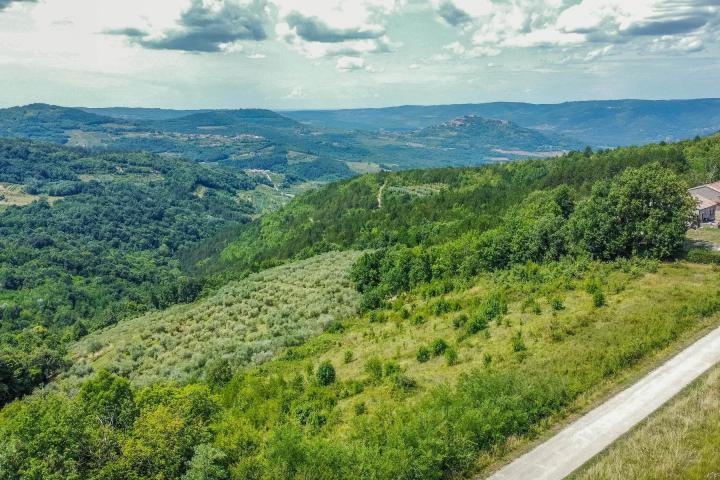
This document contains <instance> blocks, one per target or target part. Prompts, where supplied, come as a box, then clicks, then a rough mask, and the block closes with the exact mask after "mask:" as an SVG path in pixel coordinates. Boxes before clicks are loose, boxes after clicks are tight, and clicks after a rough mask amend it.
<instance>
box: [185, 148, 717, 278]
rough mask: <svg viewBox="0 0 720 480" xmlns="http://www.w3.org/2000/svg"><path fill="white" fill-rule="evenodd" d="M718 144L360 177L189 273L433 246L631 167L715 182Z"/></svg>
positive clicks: (321, 193) (253, 231)
mask: <svg viewBox="0 0 720 480" xmlns="http://www.w3.org/2000/svg"><path fill="white" fill-rule="evenodd" d="M718 145H720V142H718V137H717V136H715V137H708V138H703V139H696V140H693V141H687V142H681V143H678V144H668V145H663V144H660V145H647V146H642V147H628V148H619V149H615V150H607V151H600V152H595V153H593V152H592V151H585V152H572V153H569V154H567V155H565V156H562V157H560V158H554V159H548V160H533V161H521V162H512V163H509V164H504V165H488V166H484V167H480V168H441V169H433V170H412V171H404V172H381V173H378V174H375V175H365V176H362V177H358V178H354V179H351V180H346V181H342V182H336V183H333V184H331V185H328V186H327V187H324V188H322V189H319V190H316V191H311V192H308V193H306V194H304V195H301V196H299V197H298V198H296V199H295V200H294V201H293V202H291V203H290V204H289V205H287V206H286V207H285V208H283V209H281V210H280V211H278V212H273V213H271V214H269V215H266V216H265V217H264V218H262V219H260V220H258V221H256V222H253V223H252V224H251V225H249V226H248V227H247V228H246V229H243V231H242V232H240V234H239V236H238V238H237V239H236V240H234V241H230V242H227V238H226V237H223V238H219V239H218V240H219V241H218V242H213V241H212V240H211V241H209V242H208V243H207V244H206V245H204V247H203V249H204V250H205V251H206V252H209V257H206V258H200V259H198V258H197V257H193V258H192V260H191V261H189V262H188V268H189V269H192V270H194V271H199V272H201V273H202V274H204V275H208V276H211V277H216V278H215V281H216V282H218V283H222V282H224V281H225V280H226V279H227V278H228V277H233V276H237V275H244V274H245V273H247V272H249V271H257V270H261V269H263V268H266V267H268V266H274V265H277V264H278V263H280V262H283V261H286V260H288V259H292V258H303V257H305V256H310V255H313V254H316V253H319V252H322V251H327V250H331V249H340V250H342V249H347V248H358V249H364V248H382V247H389V246H393V245H404V246H406V247H409V248H413V247H416V246H423V247H427V246H431V245H437V244H441V243H445V242H447V241H450V240H455V239H458V238H460V237H462V236H463V235H465V234H466V233H468V232H473V234H475V233H476V232H482V231H485V230H489V229H492V228H494V227H497V226H498V225H500V224H501V223H502V222H503V218H504V216H505V213H506V212H507V211H508V210H509V209H517V208H522V203H523V200H524V199H525V198H526V197H527V196H528V195H530V194H531V193H532V192H534V191H538V190H548V189H552V188H554V187H558V186H561V185H566V186H568V187H570V188H572V189H573V190H574V191H575V192H576V193H577V195H578V198H580V197H585V196H587V195H589V194H590V191H591V190H592V188H593V185H594V184H595V183H596V182H598V181H599V180H604V179H610V178H613V177H616V176H618V175H620V174H621V173H622V172H623V171H624V170H625V169H627V168H639V167H642V166H643V165H647V164H650V163H658V164H659V165H660V166H661V167H663V168H666V169H669V170H671V171H673V172H674V173H675V174H676V175H678V176H679V177H680V178H682V179H683V180H685V181H686V182H687V183H688V184H699V183H703V182H708V181H711V180H712V179H715V178H719V177H720V147H719V146H718ZM383 185H386V186H387V187H390V188H385V189H384V191H383V195H382V197H383V198H382V200H383V201H382V208H379V205H378V195H379V191H380V188H381V187H382V186H383ZM416 185H431V186H432V185H437V186H438V188H437V191H436V193H433V194H430V195H425V196H420V195H417V194H414V193H413V192H412V190H411V188H406V187H412V186H416ZM218 251H219V252H220V253H214V252H218Z"/></svg>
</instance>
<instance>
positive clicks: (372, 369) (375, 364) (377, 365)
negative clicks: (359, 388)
mask: <svg viewBox="0 0 720 480" xmlns="http://www.w3.org/2000/svg"><path fill="white" fill-rule="evenodd" d="M365 373H366V374H367V375H368V377H370V381H371V382H372V383H375V384H377V383H380V381H381V380H382V377H383V367H382V363H381V362H380V359H379V358H377V357H372V358H370V359H369V360H368V361H367V362H365Z"/></svg>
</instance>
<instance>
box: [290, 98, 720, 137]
mask: <svg viewBox="0 0 720 480" xmlns="http://www.w3.org/2000/svg"><path fill="white" fill-rule="evenodd" d="M281 113H282V114H283V115H285V116H288V117H290V118H292V119H295V120H297V121H299V122H302V123H305V124H307V125H310V126H313V127H317V128H342V129H348V130H367V131H373V130H388V131H408V130H416V129H419V128H424V127H429V126H431V125H436V124H438V123H442V122H447V121H448V120H451V119H453V118H457V117H462V116H466V115H478V116H481V117H485V118H491V119H498V120H508V121H510V122H514V123H516V124H517V125H520V126H522V127H525V128H531V129H535V130H540V131H543V132H552V133H556V134H561V135H565V136H568V137H571V138H575V139H577V140H578V141H580V142H582V143H585V144H587V145H592V146H597V147H607V146H620V145H633V144H645V143H652V142H659V141H663V140H665V141H671V140H681V139H686V138H692V137H694V136H696V135H700V136H703V135H710V134H712V133H715V132H717V131H720V99H712V98H711V99H696V100H657V101H653V100H607V101H605V100H602V101H585V102H567V103H559V104H545V105H542V104H539V105H538V104H530V103H513V102H497V103H480V104H460V105H432V106H412V105H411V106H400V107H389V108H365V109H351V110H307V111H287V112H281Z"/></svg>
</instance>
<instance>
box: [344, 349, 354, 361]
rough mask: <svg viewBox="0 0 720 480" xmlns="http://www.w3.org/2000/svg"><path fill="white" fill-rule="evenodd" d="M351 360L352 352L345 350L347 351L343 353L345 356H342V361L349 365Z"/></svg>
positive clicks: (352, 357)
mask: <svg viewBox="0 0 720 480" xmlns="http://www.w3.org/2000/svg"><path fill="white" fill-rule="evenodd" d="M353 359H354V354H353V351H352V350H347V351H346V352H345V355H344V356H343V360H344V361H345V363H350V362H352V361H353Z"/></svg>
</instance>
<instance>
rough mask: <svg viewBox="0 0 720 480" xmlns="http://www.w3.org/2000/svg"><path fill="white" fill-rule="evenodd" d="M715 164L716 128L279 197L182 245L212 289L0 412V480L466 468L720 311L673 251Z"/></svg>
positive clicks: (445, 473) (111, 338)
mask: <svg viewBox="0 0 720 480" xmlns="http://www.w3.org/2000/svg"><path fill="white" fill-rule="evenodd" d="M718 178H720V137H718V136H715V137H709V138H703V139H697V140H693V141H686V142H682V143H679V144H669V145H666V144H661V145H649V146H645V147H632V148H622V149H617V150H612V151H602V152H596V153H593V152H592V151H590V150H589V149H588V150H585V151H584V152H573V153H570V154H567V155H565V156H563V157H560V158H556V159H546V160H532V161H523V162H516V163H510V164H503V165H491V166H484V167H481V168H458V169H452V168H446V169H436V170H417V171H406V172H381V173H377V174H372V175H365V176H362V177H359V178H355V179H351V180H345V181H341V182H337V183H333V184H330V185H328V186H326V187H324V188H321V189H318V190H315V191H311V192H308V193H305V194H302V195H299V196H298V197H296V198H295V199H294V200H293V201H291V202H290V203H289V204H288V205H287V206H285V207H283V208H281V209H280V210H278V211H276V212H274V213H271V214H268V215H266V216H264V217H262V218H260V219H258V220H255V221H253V222H251V223H248V224H244V225H235V226H234V227H233V228H230V229H225V230H222V231H219V232H218V233H217V235H215V236H213V237H210V238H208V239H206V240H204V241H203V242H201V243H200V244H199V245H197V246H193V248H191V249H187V250H185V251H184V253H183V254H182V264H183V265H184V266H185V268H186V269H187V271H188V272H189V273H191V274H193V275H196V276H197V278H203V279H205V280H207V281H210V282H211V283H212V284H214V285H217V286H221V285H227V286H226V287H225V288H222V289H220V290H219V291H218V292H217V293H216V294H215V295H213V296H210V297H207V298H202V299H199V300H198V301H196V302H195V303H193V304H192V305H189V306H180V307H174V308H173V309H170V310H166V311H164V312H153V313H150V314H148V315H146V316H142V317H138V318H135V319H132V320H130V321H128V322H127V323H125V322H121V323H120V324H119V325H118V326H116V327H111V328H107V329H104V330H102V331H99V332H97V333H95V334H93V335H91V336H89V337H87V338H86V339H85V340H82V341H80V342H77V343H75V344H74V345H73V346H72V357H71V358H72V359H73V360H74V361H75V362H76V363H75V365H74V366H73V367H71V370H70V372H69V373H70V374H69V375H68V376H66V377H64V378H62V379H59V380H58V381H56V382H55V383H53V384H51V385H50V386H49V387H47V388H45V389H43V390H42V391H38V392H36V393H35V394H33V395H30V396H28V397H27V398H24V399H22V400H18V401H15V402H13V403H12V404H10V405H8V406H6V407H5V408H4V409H3V410H2V412H0V478H2V475H4V476H5V477H6V478H9V479H23V480H24V479H31V478H43V479H45V478H48V479H58V480H60V479H65V478H73V477H74V478H78V479H85V478H88V479H91V478H103V479H118V480H119V479H127V478H137V479H141V478H158V479H176V478H183V479H196V478H214V479H226V478H232V479H247V478H257V479H276V478H284V479H285V478H287V479H309V478H312V479H334V478H374V479H408V480H410V479H428V478H429V479H438V480H439V479H443V478H465V477H468V476H470V475H472V474H474V473H477V472H479V471H482V470H483V469H484V468H487V467H488V466H490V465H492V464H493V463H494V462H497V461H499V460H500V459H501V458H502V456H503V455H505V454H507V453H508V452H509V451H513V449H514V448H517V447H518V446H519V447H522V446H523V445H525V444H526V442H528V441H530V440H531V439H533V438H535V437H537V436H538V435H540V434H542V433H543V432H546V431H547V430H548V429H549V428H552V427H553V426H555V425H557V423H558V422H559V421H561V420H562V419H563V418H567V417H568V416H569V415H572V414H573V413H575V412H577V411H579V410H582V409H583V408H585V407H587V406H589V405H592V404H594V402H595V401H597V399H598V398H602V397H603V396H604V395H606V394H607V393H608V392H611V391H612V390H613V389H615V388H619V386H620V385H622V384H623V382H625V381H627V380H628V379H629V378H633V377H634V376H636V375H639V374H642V373H643V372H645V371H647V370H648V369H649V368H651V366H652V365H653V362H655V361H658V360H660V359H662V358H664V357H666V356H667V355H670V354H672V352H673V351H674V349H676V348H677V347H678V345H681V344H682V343H683V342H686V341H688V340H689V339H691V338H693V337H695V336H697V335H699V334H700V333H701V332H702V331H703V330H704V329H706V328H709V327H712V326H715V325H717V324H718V323H720V316H719V314H720V297H718V295H717V294H715V293H712V292H714V291H715V290H713V288H714V286H715V285H716V284H717V281H718V272H717V267H716V266H714V265H707V263H710V264H719V263H720V258H718V257H719V256H718V255H717V254H716V253H714V252H711V251H705V250H691V251H690V252H687V251H686V250H685V245H684V240H685V238H686V230H687V225H688V222H689V220H690V219H691V217H692V215H693V209H694V205H693V204H692V201H691V198H690V197H689V195H688V193H687V186H688V184H689V183H700V182H707V181H711V180H716V179H718ZM43 188H45V187H43ZM193 191H194V192H197V194H199V191H197V190H193ZM211 191H212V190H211V189H209V188H208V190H207V191H206V192H205V197H207V196H208V195H209V193H210V192H211ZM218 195H219V196H221V194H218ZM67 201H68V199H67V198H66V199H65V200H58V201H57V203H55V205H54V206H52V207H48V208H50V209H51V210H52V209H55V208H57V207H59V206H60V205H62V204H63V202H67ZM168 247H170V246H168ZM361 250H362V252H360V251H361ZM335 251H336V252H335ZM324 252H330V253H325V254H324V255H320V256H318V255H319V254H323V253H324ZM302 259H305V260H302ZM283 264H284V265H283ZM277 265H283V266H281V267H279V268H275V269H271V270H266V269H267V267H271V266H277ZM331 265H332V267H331ZM251 272H258V273H256V274H253V275H250V276H248V274H250V273H251ZM349 278H352V279H353V280H354V282H353V283H352V284H351V283H349V280H348V279H349ZM233 279H240V280H239V281H237V282H235V283H228V282H229V281H231V280H233ZM334 280H335V282H336V284H334V283H333V281H334ZM350 287H352V288H354V289H355V290H356V292H350V291H349V288H350ZM150 290H152V289H150ZM698 291H703V292H710V293H708V294H706V295H702V296H700V297H699V296H698V295H697V292H698ZM360 294H362V300H360ZM294 296H299V297H303V298H302V299H301V300H298V299H296V298H294ZM305 297H306V298H305ZM291 298H294V300H295V301H293V300H291ZM328 302H329V303H328ZM353 312H355V313H353ZM321 330H324V333H319V332H320V331H321ZM296 331H299V332H302V335H300V336H299V337H294V336H293V335H292V334H293V332H296ZM41 333H42V331H41V330H39V329H35V330H29V331H28V330H26V331H25V334H41ZM315 333H319V334H318V335H316V336H313V334H315ZM36 338H37V337H36ZM196 339H202V342H204V343H205V344H203V343H201V342H199V341H197V340H196ZM234 340H236V342H235V341H234ZM86 377H87V378H86ZM83 378H86V379H85V380H84V381H82V380H81V379H83ZM130 379H132V381H131V380H130ZM78 382H80V384H79V385H78Z"/></svg>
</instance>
